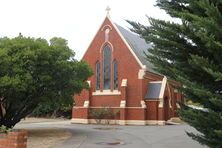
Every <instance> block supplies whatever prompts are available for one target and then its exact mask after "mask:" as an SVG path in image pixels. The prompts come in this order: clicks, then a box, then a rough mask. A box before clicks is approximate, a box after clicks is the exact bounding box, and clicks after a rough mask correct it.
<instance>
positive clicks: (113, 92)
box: [92, 90, 121, 96]
mask: <svg viewBox="0 0 222 148" xmlns="http://www.w3.org/2000/svg"><path fill="white" fill-rule="evenodd" d="M92 95H93V96H103V95H104V96H105V95H121V92H120V91H118V90H113V91H110V90H103V91H102V92H101V91H95V92H93V93H92Z"/></svg>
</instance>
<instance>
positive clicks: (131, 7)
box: [0, 0, 170, 60]
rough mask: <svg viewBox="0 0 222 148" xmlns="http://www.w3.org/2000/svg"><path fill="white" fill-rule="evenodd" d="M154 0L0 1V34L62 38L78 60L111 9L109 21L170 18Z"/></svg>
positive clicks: (125, 26) (126, 25) (124, 22)
mask: <svg viewBox="0 0 222 148" xmlns="http://www.w3.org/2000/svg"><path fill="white" fill-rule="evenodd" d="M155 1H156V0H0V37H5V36H7V37H15V36H18V35H19V33H20V32H21V33H22V35H23V36H26V37H28V36H30V37H35V38H39V37H41V38H45V39H47V40H49V39H51V38H52V37H62V38H65V39H66V40H68V45H69V47H70V48H71V49H72V50H74V51H75V53H76V58H77V59H78V60H80V59H81V58H82V56H83V54H84V53H85V51H86V50H87V48H88V46H89V44H90V43H91V41H92V40H93V37H94V36H95V34H96V32H97V31H98V29H99V27H100V25H101V24H102V22H103V20H104V19H105V16H106V8H107V6H109V7H110V8H111V11H110V17H111V20H112V21H113V22H115V23H117V24H119V25H121V26H122V27H124V28H128V27H130V26H129V24H127V23H126V21H125V20H132V21H136V22H140V23H142V24H145V25H148V20H147V17H146V16H149V17H154V18H158V19H165V20H170V17H169V16H168V15H167V14H166V13H165V12H164V11H163V10H160V9H159V8H158V7H154V5H155Z"/></svg>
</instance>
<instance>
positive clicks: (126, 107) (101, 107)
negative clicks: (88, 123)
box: [73, 106, 144, 109]
mask: <svg viewBox="0 0 222 148" xmlns="http://www.w3.org/2000/svg"><path fill="white" fill-rule="evenodd" d="M104 107H105V106H89V107H84V106H74V107H73V108H76V109H77V108H104ZM108 107H109V108H113V109H115V108H117V109H121V108H127V109H144V108H142V107H119V106H117V107H115V106H108Z"/></svg>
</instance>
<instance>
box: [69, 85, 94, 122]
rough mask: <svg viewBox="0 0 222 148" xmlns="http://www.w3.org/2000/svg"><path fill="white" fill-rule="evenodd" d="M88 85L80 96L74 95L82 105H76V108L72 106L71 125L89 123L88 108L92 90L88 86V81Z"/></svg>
mask: <svg viewBox="0 0 222 148" xmlns="http://www.w3.org/2000/svg"><path fill="white" fill-rule="evenodd" d="M87 82H88V83H89V89H88V90H86V89H84V90H83V91H82V92H81V95H80V96H78V95H76V96H75V97H76V99H78V100H81V102H82V101H83V104H78V105H77V106H74V107H73V109H72V120H71V122H72V123H84V124H88V123H89V108H90V98H91V95H92V90H91V86H90V81H87Z"/></svg>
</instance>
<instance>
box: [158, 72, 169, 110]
mask: <svg viewBox="0 0 222 148" xmlns="http://www.w3.org/2000/svg"><path fill="white" fill-rule="evenodd" d="M166 83H167V77H166V76H164V78H163V80H162V86H161V89H160V95H159V98H160V102H159V105H158V107H159V108H163V101H164V100H163V97H164V91H165V88H166Z"/></svg>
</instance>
